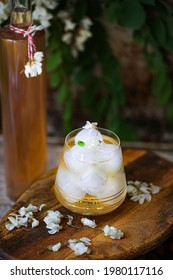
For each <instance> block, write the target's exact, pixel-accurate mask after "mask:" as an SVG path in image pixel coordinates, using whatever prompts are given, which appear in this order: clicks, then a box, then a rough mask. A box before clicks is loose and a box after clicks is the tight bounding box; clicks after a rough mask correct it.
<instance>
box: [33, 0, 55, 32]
mask: <svg viewBox="0 0 173 280" xmlns="http://www.w3.org/2000/svg"><path fill="white" fill-rule="evenodd" d="M33 4H35V9H34V10H33V13H32V18H33V20H36V21H38V22H39V23H40V24H41V25H42V26H43V27H44V28H48V27H49V26H50V20H51V19H52V18H53V15H52V14H51V13H50V12H49V11H48V10H54V9H55V8H56V7H57V5H58V1H56V0H47V1H45V0H34V1H33ZM47 9H48V10H47Z"/></svg>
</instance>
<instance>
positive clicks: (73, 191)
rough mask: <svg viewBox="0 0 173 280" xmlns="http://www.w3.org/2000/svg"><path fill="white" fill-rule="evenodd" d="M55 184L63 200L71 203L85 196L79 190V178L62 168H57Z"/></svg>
mask: <svg viewBox="0 0 173 280" xmlns="http://www.w3.org/2000/svg"><path fill="white" fill-rule="evenodd" d="M56 184H57V185H58V186H59V188H60V192H61V194H62V195H63V196H64V198H65V199H66V200H67V201H69V202H71V203H74V202H76V201H78V200H79V199H81V198H82V197H84V196H85V192H84V191H83V190H82V189H81V188H80V185H79V178H78V177H77V176H76V175H74V174H72V173H71V172H69V171H68V170H66V169H64V168H61V167H59V168H58V171H57V175H56Z"/></svg>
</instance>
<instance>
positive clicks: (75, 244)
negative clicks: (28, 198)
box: [5, 204, 124, 256]
mask: <svg viewBox="0 0 173 280" xmlns="http://www.w3.org/2000/svg"><path fill="white" fill-rule="evenodd" d="M45 206H46V204H41V205H40V206H39V207H37V206H34V205H32V204H29V205H28V207H21V208H20V209H19V211H18V214H13V213H11V214H10V215H9V217H8V220H9V221H10V223H6V224H5V227H6V229H7V230H9V231H11V230H13V229H14V228H19V227H22V226H23V227H27V226H28V224H31V226H32V228H34V227H37V226H38V225H39V221H38V220H37V219H35V218H34V213H37V212H38V211H42V209H43V208H44V207H45ZM62 218H67V219H68V221H67V224H68V225H70V226H73V224H72V221H73V216H71V215H66V216H64V215H62V214H61V212H60V211H52V210H48V211H47V215H46V216H45V217H44V219H43V220H44V222H45V223H46V228H48V229H49V230H48V233H49V234H55V233H57V232H59V231H60V230H61V229H63V227H62V226H61V225H60V223H61V221H62ZM81 223H82V224H83V225H85V226H88V227H90V228H96V227H97V224H96V222H95V220H90V219H88V218H82V219H81ZM97 229H99V230H101V231H103V232H104V235H105V236H109V237H110V238H112V239H121V238H122V237H123V236H124V233H123V232H122V231H121V230H118V229H116V228H115V227H113V226H111V227H110V226H108V225H106V226H105V227H104V228H97ZM62 245H66V246H68V247H69V248H70V249H72V250H73V251H74V253H75V254H76V255H77V256H80V255H82V254H84V253H87V254H90V253H91V250H90V249H89V248H88V246H89V245H91V240H90V239H89V238H87V237H82V238H80V239H69V240H67V241H64V242H63V244H62V243H61V242H58V243H57V244H54V245H50V246H48V247H47V248H48V249H49V250H52V251H54V252H57V251H59V249H60V248H61V247H62Z"/></svg>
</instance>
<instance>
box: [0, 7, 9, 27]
mask: <svg viewBox="0 0 173 280" xmlns="http://www.w3.org/2000/svg"><path fill="white" fill-rule="evenodd" d="M9 12H10V9H9V5H8V4H4V3H2V2H0V24H1V23H3V22H4V21H5V20H7V19H8V17H9Z"/></svg>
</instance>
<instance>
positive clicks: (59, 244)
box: [51, 242, 62, 252]
mask: <svg viewBox="0 0 173 280" xmlns="http://www.w3.org/2000/svg"><path fill="white" fill-rule="evenodd" d="M61 246H62V244H61V242H59V243H57V244H55V245H53V246H51V250H52V251H53V252H57V251H59V249H60V248H61Z"/></svg>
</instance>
